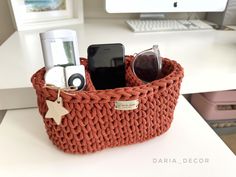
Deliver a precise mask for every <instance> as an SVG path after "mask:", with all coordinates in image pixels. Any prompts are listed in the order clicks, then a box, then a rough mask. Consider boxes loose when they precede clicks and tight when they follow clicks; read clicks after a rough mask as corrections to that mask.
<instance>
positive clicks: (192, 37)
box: [0, 19, 236, 94]
mask: <svg viewBox="0 0 236 177" xmlns="http://www.w3.org/2000/svg"><path fill="white" fill-rule="evenodd" d="M63 28H70V29H74V30H76V31H77V35H78V42H79V52H80V56H84V57H86V55H87V54H86V53H87V52H86V51H87V47H88V46H89V45H90V44H94V43H112V42H115V43H123V44H124V45H125V49H126V54H134V53H135V52H140V51H142V50H144V49H147V48H150V47H151V46H152V45H153V44H159V46H160V50H161V54H162V56H164V57H168V58H170V59H174V60H177V61H178V62H179V63H180V64H181V65H182V66H183V67H184V69H185V77H184V80H183V84H182V88H181V93H183V94H184V93H197V92H206V91H218V90H229V89H235V88H236V31H215V30H207V31H184V32H183V31H179V32H160V33H147V34H135V33H133V32H132V31H130V30H129V28H128V26H127V25H126V24H125V23H124V20H114V19H113V20H87V21H86V22H85V24H81V25H75V26H66V27H63ZM42 31H45V30H41V32H42ZM38 33H39V31H31V32H30V31H29V32H15V33H14V34H13V35H12V36H11V37H10V38H9V39H8V40H7V41H6V42H5V43H4V44H3V45H2V46H0V81H1V82H0V91H1V90H4V89H19V88H29V87H32V85H31V83H30V77H31V75H32V74H33V73H34V72H35V71H36V70H38V69H39V68H41V67H43V66H44V64H43V56H42V51H41V45H40V40H39V35H38Z"/></svg>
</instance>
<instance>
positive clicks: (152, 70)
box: [133, 52, 158, 82]
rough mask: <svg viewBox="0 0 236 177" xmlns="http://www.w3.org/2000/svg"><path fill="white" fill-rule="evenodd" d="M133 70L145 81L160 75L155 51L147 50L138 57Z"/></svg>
mask: <svg viewBox="0 0 236 177" xmlns="http://www.w3.org/2000/svg"><path fill="white" fill-rule="evenodd" d="M133 70H134V72H135V74H136V76H137V77H138V78H139V79H141V80H142V81H145V82H151V81H154V80H155V79H156V78H157V76H158V61H157V57H156V55H155V53H154V52H146V53H144V54H140V55H138V56H137V57H136V59H135V61H134V64H133Z"/></svg>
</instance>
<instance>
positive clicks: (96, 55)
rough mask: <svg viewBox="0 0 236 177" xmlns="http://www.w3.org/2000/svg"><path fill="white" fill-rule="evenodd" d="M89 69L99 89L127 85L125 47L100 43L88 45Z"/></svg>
mask: <svg viewBox="0 0 236 177" xmlns="http://www.w3.org/2000/svg"><path fill="white" fill-rule="evenodd" d="M88 62H89V71H90V76H91V79H92V82H93V84H94V86H95V88H96V89H97V90H101V89H113V88H119V87H125V64H124V47H123V45H122V44H98V45H91V46H89V47H88Z"/></svg>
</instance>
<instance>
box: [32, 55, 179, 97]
mask: <svg viewBox="0 0 236 177" xmlns="http://www.w3.org/2000/svg"><path fill="white" fill-rule="evenodd" d="M126 58H128V59H127V60H130V59H129V58H133V56H126ZM81 60H82V63H83V64H84V65H85V66H86V65H87V59H86V58H81ZM163 62H164V65H165V63H166V62H171V64H172V67H173V69H172V71H171V72H170V73H168V74H167V75H165V76H164V77H162V78H160V79H158V80H154V81H152V82H149V83H144V82H143V81H141V80H140V79H138V78H135V79H136V80H139V81H140V82H142V84H140V85H138V86H132V89H139V88H143V87H165V86H166V84H167V82H168V81H170V80H172V79H173V78H175V77H181V76H182V75H183V68H182V67H181V66H180V65H179V64H178V63H177V62H176V61H174V60H170V59H168V58H163ZM42 71H43V75H44V73H45V72H46V70H45V67H43V68H41V69H40V70H38V71H37V72H36V73H35V74H34V75H33V76H32V78H31V82H32V83H33V86H34V88H35V86H36V85H37V87H38V89H51V90H54V91H57V90H58V88H56V87H55V88H53V87H45V81H44V78H43V77H42V79H41V80H37V81H36V80H35V78H36V77H38V76H39V73H40V72H42ZM130 87H131V86H126V87H121V88H115V89H106V90H96V89H94V90H83V93H84V94H99V93H104V92H110V91H114V92H119V91H124V90H126V89H129V88H130ZM36 90H37V89H36ZM63 92H64V93H67V92H68V93H72V94H81V92H80V91H73V90H67V91H63ZM63 92H62V94H63Z"/></svg>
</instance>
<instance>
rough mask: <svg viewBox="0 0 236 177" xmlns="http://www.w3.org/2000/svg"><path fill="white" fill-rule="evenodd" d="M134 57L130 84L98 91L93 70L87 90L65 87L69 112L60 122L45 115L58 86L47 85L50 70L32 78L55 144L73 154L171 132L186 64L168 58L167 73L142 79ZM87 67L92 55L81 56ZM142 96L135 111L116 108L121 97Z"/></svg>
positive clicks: (128, 72)
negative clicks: (148, 79) (148, 81)
mask: <svg viewBox="0 0 236 177" xmlns="http://www.w3.org/2000/svg"><path fill="white" fill-rule="evenodd" d="M133 59H134V57H133V56H126V84H127V87H124V88H116V89H108V90H95V88H94V86H93V84H92V82H91V79H90V76H89V73H88V70H86V82H87V87H86V89H85V90H84V91H61V93H60V96H61V97H62V99H63V106H64V107H65V108H66V109H67V110H68V111H69V114H67V115H65V116H63V117H62V121H61V124H60V125H57V124H56V123H55V122H54V120H53V119H48V118H45V115H46V112H47V110H48V108H47V105H46V100H51V101H55V100H56V99H57V94H58V90H56V89H53V88H48V87H45V81H44V74H45V69H44V68H42V69H40V70H39V71H37V72H36V73H35V74H34V75H33V76H32V78H31V82H32V84H33V87H34V89H35V90H36V94H37V101H38V108H39V112H40V114H41V115H42V117H43V121H44V123H45V127H46V130H47V134H48V136H49V138H50V139H51V141H52V142H53V144H55V145H56V146H57V147H58V148H59V149H61V150H63V151H64V152H68V153H80V154H85V153H90V152H95V151H99V150H102V149H105V148H109V147H115V146H121V145H128V144H134V143H138V142H143V141H145V140H148V139H150V138H153V137H155V136H158V135H161V134H162V133H164V132H166V131H167V130H168V129H169V127H170V125H171V122H172V119H173V113H174V109H175V106H176V103H177V99H178V96H179V90H180V84H181V81H182V78H183V75H184V73H183V68H182V67H181V66H180V65H179V64H178V63H177V62H175V61H173V60H169V59H164V60H163V74H164V77H163V78H161V79H159V80H155V81H153V82H150V83H147V84H145V83H143V82H142V81H141V80H139V79H138V78H137V77H136V76H135V75H134V74H133V72H132V69H131V62H132V60H133ZM81 63H82V64H83V65H85V67H86V69H88V68H87V60H86V59H81ZM130 100H138V101H139V105H138V108H137V109H134V110H116V109H115V102H116V101H130Z"/></svg>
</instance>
